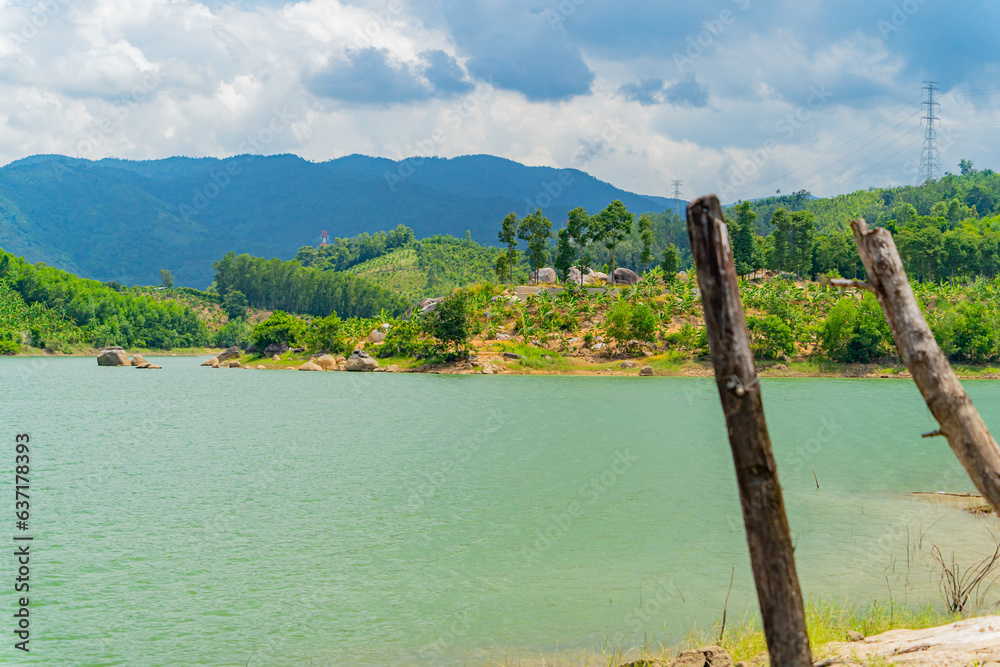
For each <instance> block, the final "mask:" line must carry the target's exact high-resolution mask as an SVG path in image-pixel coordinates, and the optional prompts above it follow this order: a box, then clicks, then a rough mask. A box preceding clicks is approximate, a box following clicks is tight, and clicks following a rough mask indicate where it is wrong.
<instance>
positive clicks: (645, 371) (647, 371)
mask: <svg viewBox="0 0 1000 667" xmlns="http://www.w3.org/2000/svg"><path fill="white" fill-rule="evenodd" d="M639 375H641V376H643V377H651V376H652V375H653V367H652V366H643V367H642V368H640V369H639Z"/></svg>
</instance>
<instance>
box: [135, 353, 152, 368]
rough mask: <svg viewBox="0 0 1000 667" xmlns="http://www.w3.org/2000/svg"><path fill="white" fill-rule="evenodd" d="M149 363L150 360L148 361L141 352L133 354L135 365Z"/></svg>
mask: <svg viewBox="0 0 1000 667" xmlns="http://www.w3.org/2000/svg"><path fill="white" fill-rule="evenodd" d="M148 363H149V362H148V361H146V358H145V357H143V356H142V355H141V354H135V355H133V356H132V365H133V366H142V365H143V364H148Z"/></svg>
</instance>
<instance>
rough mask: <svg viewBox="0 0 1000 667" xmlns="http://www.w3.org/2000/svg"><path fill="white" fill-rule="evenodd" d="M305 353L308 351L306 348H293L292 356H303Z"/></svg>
mask: <svg viewBox="0 0 1000 667" xmlns="http://www.w3.org/2000/svg"><path fill="white" fill-rule="evenodd" d="M305 351H306V348H304V347H293V348H292V354H302V353H303V352H305Z"/></svg>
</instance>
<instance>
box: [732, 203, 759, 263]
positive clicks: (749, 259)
mask: <svg viewBox="0 0 1000 667" xmlns="http://www.w3.org/2000/svg"><path fill="white" fill-rule="evenodd" d="M756 219H757V212H756V211H755V210H754V209H753V206H752V205H751V204H750V202H747V201H741V202H739V203H738V204H736V220H734V221H733V224H732V227H731V229H730V232H729V234H730V236H731V237H732V246H733V260H734V261H735V262H736V273H737V274H738V275H741V276H745V275H748V274H750V273H753V272H754V271H757V270H758V269H760V268H762V265H763V261H762V258H761V256H760V246H759V245H758V244H757V239H756V236H757V235H756V234H755V233H754V220H756Z"/></svg>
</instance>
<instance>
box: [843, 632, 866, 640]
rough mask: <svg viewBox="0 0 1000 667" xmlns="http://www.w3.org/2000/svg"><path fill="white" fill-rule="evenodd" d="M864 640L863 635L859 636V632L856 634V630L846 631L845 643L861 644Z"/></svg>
mask: <svg viewBox="0 0 1000 667" xmlns="http://www.w3.org/2000/svg"><path fill="white" fill-rule="evenodd" d="M864 640H865V636H864V635H863V634H861V633H860V632H858V631H857V630H848V631H847V641H849V642H863V641H864Z"/></svg>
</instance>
